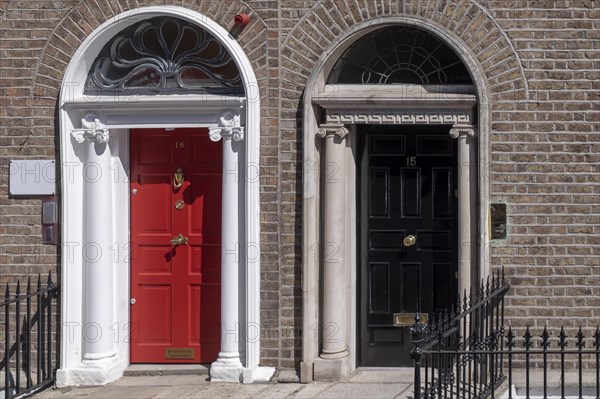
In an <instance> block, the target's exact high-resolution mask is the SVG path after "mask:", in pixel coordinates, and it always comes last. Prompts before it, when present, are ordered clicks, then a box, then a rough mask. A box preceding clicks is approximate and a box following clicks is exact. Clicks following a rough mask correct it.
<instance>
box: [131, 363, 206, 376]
mask: <svg viewBox="0 0 600 399" xmlns="http://www.w3.org/2000/svg"><path fill="white" fill-rule="evenodd" d="M209 369H210V366H209V365H208V364H132V365H130V366H129V367H127V368H126V369H125V371H124V372H123V375H124V376H130V377H132V376H133V377H141V376H157V375H208V370H209Z"/></svg>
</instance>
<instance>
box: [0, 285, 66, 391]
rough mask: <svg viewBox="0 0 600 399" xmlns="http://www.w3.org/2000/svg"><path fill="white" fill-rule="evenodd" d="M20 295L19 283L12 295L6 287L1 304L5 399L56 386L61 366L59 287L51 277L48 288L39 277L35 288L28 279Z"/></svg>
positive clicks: (0, 340)
mask: <svg viewBox="0 0 600 399" xmlns="http://www.w3.org/2000/svg"><path fill="white" fill-rule="evenodd" d="M21 291H22V290H21V284H20V282H18V283H17V286H16V289H15V294H14V295H11V293H10V287H9V285H8V284H7V285H6V290H5V293H4V302H2V304H0V312H2V313H0V317H1V320H2V322H3V323H4V328H3V329H2V331H0V334H2V335H3V336H2V338H1V339H0V342H3V345H4V347H3V355H4V356H3V358H2V361H1V362H0V370H1V371H4V386H3V387H2V388H1V391H0V396H2V397H4V398H16V397H25V396H28V395H30V394H33V393H35V392H37V391H39V390H41V389H44V388H45V387H48V386H49V385H51V384H52V383H53V382H54V378H55V372H56V369H57V365H58V363H59V341H60V340H59V337H60V323H59V322H58V317H57V316H58V303H59V295H60V291H59V286H58V285H57V284H55V283H53V282H52V277H51V275H50V274H49V275H48V280H47V282H46V283H45V284H43V283H42V279H41V277H40V276H39V275H38V278H37V284H35V285H34V286H33V287H32V284H31V278H28V279H27V287H26V289H25V292H21ZM0 355H1V354H0ZM2 394H3V395H2Z"/></svg>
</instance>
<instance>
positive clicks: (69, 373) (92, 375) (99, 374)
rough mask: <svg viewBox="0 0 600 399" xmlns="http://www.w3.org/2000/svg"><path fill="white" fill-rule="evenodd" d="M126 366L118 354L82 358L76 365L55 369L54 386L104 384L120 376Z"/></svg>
mask: <svg viewBox="0 0 600 399" xmlns="http://www.w3.org/2000/svg"><path fill="white" fill-rule="evenodd" d="M126 367H127V364H125V362H124V361H123V360H122V359H121V358H119V356H112V357H110V358H103V359H99V360H84V361H83V362H81V364H80V365H79V366H77V367H74V368H71V369H59V370H57V371H56V386H57V387H59V388H62V387H68V386H82V385H105V384H108V383H109V382H113V381H115V380H117V379H119V378H121V377H122V376H123V371H124V370H125V368H126Z"/></svg>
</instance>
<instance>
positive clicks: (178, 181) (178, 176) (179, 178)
mask: <svg viewBox="0 0 600 399" xmlns="http://www.w3.org/2000/svg"><path fill="white" fill-rule="evenodd" d="M182 185H183V170H181V168H177V172H175V174H174V175H173V187H174V188H175V189H178V188H179V187H181V186H182Z"/></svg>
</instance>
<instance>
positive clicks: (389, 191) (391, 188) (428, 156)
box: [357, 125, 458, 367]
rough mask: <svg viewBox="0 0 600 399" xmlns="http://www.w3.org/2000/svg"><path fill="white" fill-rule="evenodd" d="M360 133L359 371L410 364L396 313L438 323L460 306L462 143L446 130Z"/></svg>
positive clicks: (368, 128)
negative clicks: (410, 240) (410, 239)
mask: <svg viewBox="0 0 600 399" xmlns="http://www.w3.org/2000/svg"><path fill="white" fill-rule="evenodd" d="M357 128H358V129H357V133H358V148H359V151H358V154H359V160H358V161H359V162H358V165H359V168H358V173H357V205H358V206H357V211H358V215H357V221H358V224H359V226H358V229H357V244H358V245H357V248H358V257H357V259H358V270H357V290H358V300H357V305H358V314H357V321H358V326H357V333H358V337H357V338H358V339H357V346H358V347H357V349H358V350H357V354H358V359H357V360H358V366H371V367H373V366H381V367H386V366H410V365H412V361H411V359H410V350H411V349H412V344H411V342H410V334H409V331H408V328H406V327H394V326H393V314H394V313H411V314H414V313H415V312H416V311H417V309H419V310H420V311H421V312H423V313H428V314H429V316H430V318H433V317H435V315H436V314H439V313H440V312H442V311H443V310H444V309H446V308H448V306H450V305H451V304H452V303H454V302H455V300H456V294H457V270H458V268H457V265H458V254H457V221H458V219H457V198H456V189H457V160H456V159H457V156H456V141H455V140H452V139H451V137H450V136H449V131H450V128H451V126H445V125H421V126H419V125H393V126H390V125H384V126H382V125H361V126H357ZM409 235H414V236H416V242H415V244H414V245H412V246H405V245H404V243H403V240H404V238H406V237H407V236H409Z"/></svg>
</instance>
